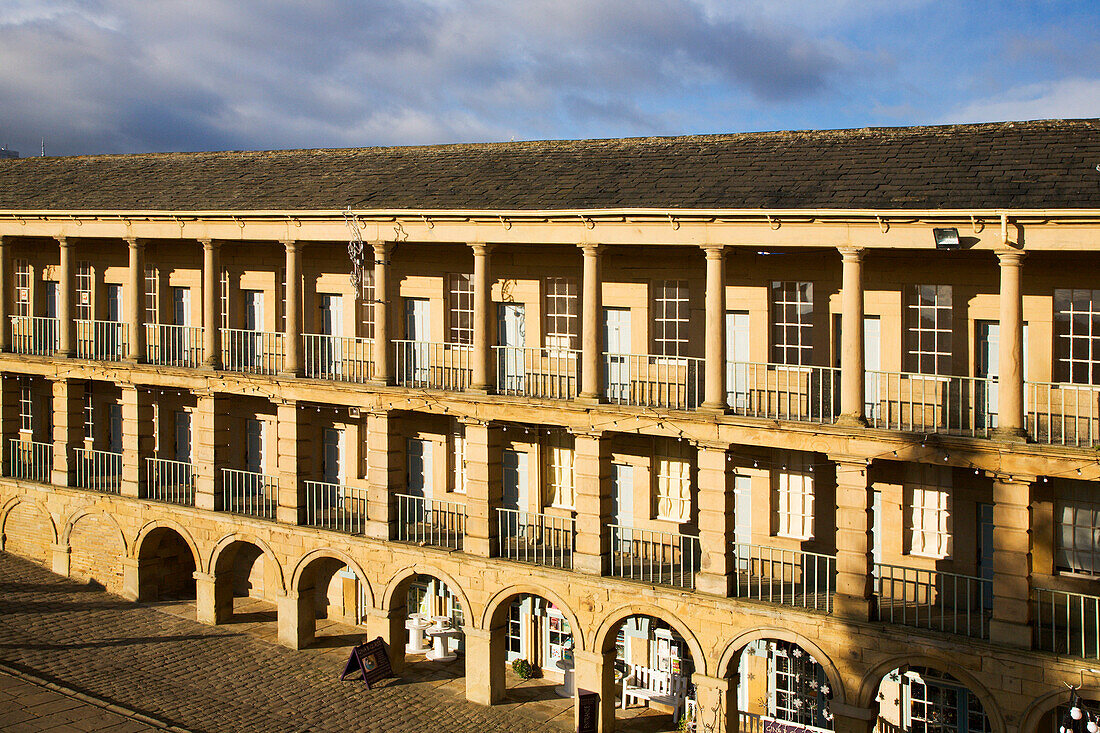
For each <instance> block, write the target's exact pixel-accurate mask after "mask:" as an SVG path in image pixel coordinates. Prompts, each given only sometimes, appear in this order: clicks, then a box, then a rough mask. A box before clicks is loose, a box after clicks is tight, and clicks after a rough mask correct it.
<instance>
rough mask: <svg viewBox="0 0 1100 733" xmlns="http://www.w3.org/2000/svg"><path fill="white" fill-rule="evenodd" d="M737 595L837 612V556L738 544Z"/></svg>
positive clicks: (735, 548)
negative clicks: (835, 608) (835, 598)
mask: <svg viewBox="0 0 1100 733" xmlns="http://www.w3.org/2000/svg"><path fill="white" fill-rule="evenodd" d="M732 560H733V595H734V597H736V598H750V599H753V600H757V601H767V602H768V603H778V604H781V605H784V606H795V607H797V608H805V609H809V610H812V611H821V612H823V613H832V612H833V593H834V592H835V591H836V556H835V555H826V554H822V553H818V552H805V551H803V550H784V549H779V548H776V547H765V546H763V545H750V544H745V543H734V545H733V557H732Z"/></svg>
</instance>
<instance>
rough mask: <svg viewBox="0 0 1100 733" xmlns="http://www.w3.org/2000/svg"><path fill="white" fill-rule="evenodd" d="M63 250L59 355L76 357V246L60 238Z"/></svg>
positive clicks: (58, 291)
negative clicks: (74, 251) (74, 255)
mask: <svg viewBox="0 0 1100 733" xmlns="http://www.w3.org/2000/svg"><path fill="white" fill-rule="evenodd" d="M57 243H58V245H59V246H60V248H61V266H60V267H59V268H58V269H59V271H60V272H59V275H60V282H58V284H57V301H58V302H57V320H58V323H57V330H58V348H57V355H58V356H65V357H73V356H76V321H74V320H73V317H74V313H73V294H74V292H75V290H76V279H75V277H74V265H73V249H74V247H75V244H74V243H73V242H70V241H69V240H68V239H66V238H65V237H58V238H57Z"/></svg>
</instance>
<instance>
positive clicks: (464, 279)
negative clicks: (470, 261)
mask: <svg viewBox="0 0 1100 733" xmlns="http://www.w3.org/2000/svg"><path fill="white" fill-rule="evenodd" d="M467 323H469V326H467V325H466V324H467ZM447 342H448V343H450V344H457V345H460V346H473V343H474V276H473V275H467V274H465V273H459V272H452V273H450V274H448V275H447Z"/></svg>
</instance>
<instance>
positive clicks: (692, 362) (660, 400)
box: [603, 352, 703, 410]
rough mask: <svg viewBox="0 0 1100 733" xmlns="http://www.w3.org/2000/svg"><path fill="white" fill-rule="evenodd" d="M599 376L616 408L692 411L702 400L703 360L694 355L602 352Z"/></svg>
mask: <svg viewBox="0 0 1100 733" xmlns="http://www.w3.org/2000/svg"><path fill="white" fill-rule="evenodd" d="M603 377H604V381H603V389H604V396H605V397H606V398H607V401H608V402H611V403H612V404H616V405H638V406H641V407H661V408H664V409H668V410H692V409H695V408H696V407H698V406H699V404H700V403H701V402H702V401H703V360H702V359H700V358H698V357H694V356H655V355H653V354H613V353H608V352H604V355H603Z"/></svg>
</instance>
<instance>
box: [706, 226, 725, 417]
mask: <svg viewBox="0 0 1100 733" xmlns="http://www.w3.org/2000/svg"><path fill="white" fill-rule="evenodd" d="M703 251H704V252H706V256H707V297H706V328H705V339H706V347H705V350H704V355H705V356H706V360H705V362H704V369H705V379H704V382H703V395H704V400H703V407H704V408H705V409H708V410H718V411H721V412H724V411H725V410H726V255H725V249H724V248H723V247H722V246H721V245H706V246H704V247H703Z"/></svg>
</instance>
